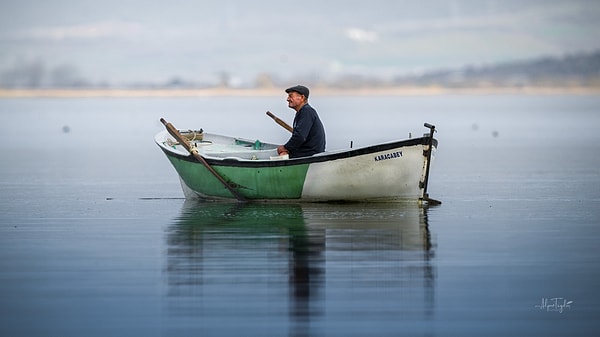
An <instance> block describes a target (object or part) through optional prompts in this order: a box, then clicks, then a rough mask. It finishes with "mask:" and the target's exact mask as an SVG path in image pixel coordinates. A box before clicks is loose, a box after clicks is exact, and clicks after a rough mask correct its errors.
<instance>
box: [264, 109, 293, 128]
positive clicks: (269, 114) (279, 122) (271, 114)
mask: <svg viewBox="0 0 600 337" xmlns="http://www.w3.org/2000/svg"><path fill="white" fill-rule="evenodd" d="M267 116H269V117H271V118H273V120H274V121H275V122H276V123H277V124H279V125H281V126H282V127H283V128H284V129H286V130H288V131H289V132H294V128H292V127H291V126H289V124H287V123H286V122H284V121H283V120H281V119H279V118H278V117H277V116H275V115H273V113H271V111H267Z"/></svg>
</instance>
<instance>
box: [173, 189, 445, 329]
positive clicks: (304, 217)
mask: <svg viewBox="0 0 600 337" xmlns="http://www.w3.org/2000/svg"><path fill="white" fill-rule="evenodd" d="M166 238H167V257H166V280H167V284H168V293H167V295H168V296H167V299H168V300H167V303H168V310H169V313H170V314H171V315H174V316H179V317H188V318H194V319H199V320H206V321H205V323H206V324H207V325H204V326H205V327H206V328H207V329H209V331H210V329H211V328H212V329H214V331H215V332H223V330H222V329H225V330H227V331H229V332H231V333H236V332H239V330H236V327H237V329H242V327H244V326H248V324H250V325H256V324H258V325H259V327H261V326H263V325H264V327H265V329H267V328H266V327H268V329H267V330H266V331H270V332H271V333H273V332H274V331H278V330H280V329H285V330H287V331H288V333H289V335H309V334H313V333H315V329H317V327H320V328H319V329H323V328H326V327H327V325H328V323H327V322H334V321H337V322H338V323H339V320H340V319H342V318H341V317H344V312H346V311H349V310H350V311H352V313H353V315H356V314H359V315H360V311H365V312H374V313H377V312H381V313H384V314H386V315H388V316H389V315H392V316H390V319H391V320H390V322H397V320H398V317H394V316H396V315H401V317H407V315H408V316H411V317H413V318H414V317H415V315H417V316H419V317H421V318H423V319H427V317H430V316H431V315H432V311H433V302H434V278H435V273H434V270H433V267H432V264H431V259H432V258H433V254H434V250H433V246H432V243H431V236H430V233H429V228H428V225H427V210H426V209H422V208H418V207H416V206H414V205H402V204H400V205H399V204H369V205H366V204H335V205H332V204H254V203H252V204H237V203H236V204H233V203H207V202H195V201H186V202H185V204H184V205H183V208H182V210H181V214H180V216H179V217H178V218H177V219H175V221H174V222H173V224H171V225H170V226H169V227H168V230H167V235H166ZM389 295H391V296H389ZM338 315H340V317H337V316H338ZM346 316H347V315H346ZM384 317H386V316H384ZM209 318H210V319H209ZM344 319H348V318H344ZM209 322H210V323H209ZM219 322H220V323H219ZM225 322H227V323H225ZM223 324H226V325H225V326H224V325H223ZM261 324H263V325H261ZM279 332H281V331H279Z"/></svg>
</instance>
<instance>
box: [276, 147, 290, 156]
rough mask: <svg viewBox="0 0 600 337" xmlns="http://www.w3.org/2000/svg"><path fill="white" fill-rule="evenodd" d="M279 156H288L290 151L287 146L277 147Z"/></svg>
mask: <svg viewBox="0 0 600 337" xmlns="http://www.w3.org/2000/svg"><path fill="white" fill-rule="evenodd" d="M277 154H278V155H280V156H283V155H285V154H288V150H287V149H286V148H285V146H283V145H279V146H278V147H277Z"/></svg>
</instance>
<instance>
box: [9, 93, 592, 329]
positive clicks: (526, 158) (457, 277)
mask: <svg viewBox="0 0 600 337" xmlns="http://www.w3.org/2000/svg"><path fill="white" fill-rule="evenodd" d="M284 99H285V97H283V95H282V97H274V98H273V97H262V98H174V99H148V98H146V99H139V98H135V99H16V100H11V99H4V100H0V117H1V120H2V123H1V124H0V131H1V134H2V141H1V142H0V151H1V152H0V153H1V154H2V160H1V161H0V335H1V336H403V335H406V336H469V335H471V336H484V335H485V336H565V335H569V336H592V335H594V336H595V335H597V334H598V333H599V332H600V322H599V321H598V317H599V316H600V290H598V284H599V282H600V263H599V257H600V253H599V252H598V242H599V240H600V170H599V169H598V165H599V164H600V159H599V158H600V157H599V155H600V134H599V133H598V132H597V129H598V127H600V97H594V96H503V95H500V96H493V95H492V96H462V95H456V96H451V95H449V96H426V97H376V98H374V97H359V98H353V97H317V96H316V95H315V97H314V98H312V99H311V103H312V104H313V105H314V106H315V107H316V108H317V109H318V111H319V112H320V114H321V116H322V119H323V121H324V123H325V125H326V129H327V134H328V148H329V149H337V148H343V147H347V146H349V143H350V142H351V141H352V142H353V143H354V146H355V147H356V146H363V145H369V144H373V143H377V142H379V141H385V140H391V139H396V138H406V137H408V136H409V134H411V135H413V136H415V135H420V134H421V133H423V132H426V129H425V128H423V127H422V125H423V122H429V123H432V124H435V125H436V126H437V129H438V131H439V132H438V134H437V137H436V138H438V140H439V142H440V144H439V148H438V151H437V154H436V159H435V161H434V163H433V167H432V177H431V179H430V186H429V192H430V194H431V196H432V197H433V198H436V199H440V200H442V201H443V204H442V205H441V206H439V207H435V208H429V209H421V208H418V207H416V206H415V205H406V204H373V205H370V204H293V203H290V204H275V205H271V204H248V205H240V204H236V203H199V202H186V201H185V200H183V199H182V193H181V190H180V187H179V182H178V179H177V175H176V174H175V172H174V170H173V169H172V168H171V167H170V165H169V164H168V162H167V160H166V158H165V157H164V155H163V154H162V153H161V152H160V151H159V149H158V147H157V146H156V145H154V143H153V136H154V134H155V133H157V132H158V131H160V130H162V125H161V124H160V122H159V121H158V119H159V118H160V117H165V118H166V119H167V120H169V121H171V122H173V124H174V125H175V126H177V127H180V128H198V127H203V128H204V129H205V130H207V131H210V132H216V133H224V134H229V135H236V136H242V137H246V138H251V139H256V138H258V139H260V140H264V141H273V142H281V143H283V142H284V141H285V140H286V137H287V136H288V134H286V132H287V131H285V130H283V129H282V128H280V127H279V126H278V125H276V124H275V123H273V122H272V121H271V120H270V119H269V118H268V117H266V116H265V114H264V112H265V111H266V110H270V111H273V112H274V113H275V114H277V115H278V116H279V117H281V118H284V119H286V120H288V121H291V119H292V113H291V110H289V109H287V107H286V103H285V100H284Z"/></svg>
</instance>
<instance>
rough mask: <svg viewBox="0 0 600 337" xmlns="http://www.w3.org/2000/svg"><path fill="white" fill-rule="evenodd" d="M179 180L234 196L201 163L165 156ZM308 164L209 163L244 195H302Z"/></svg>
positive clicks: (195, 187)
mask: <svg viewBox="0 0 600 337" xmlns="http://www.w3.org/2000/svg"><path fill="white" fill-rule="evenodd" d="M167 158H169V161H171V164H173V166H174V167H175V170H176V171H177V173H179V176H180V177H181V179H183V181H184V182H185V183H186V185H188V187H190V188H191V189H192V190H194V191H196V192H199V193H202V194H204V195H206V196H211V197H222V198H233V197H234V196H233V195H232V194H231V192H229V191H228V190H227V188H225V186H223V184H222V183H221V182H220V181H219V180H218V179H217V178H215V176H213V175H212V174H211V173H210V172H209V171H208V170H207V169H206V168H205V167H204V166H203V165H202V164H201V163H195V162H189V161H185V160H181V159H178V158H174V157H171V156H167ZM308 166H309V165H308V164H300V165H289V166H276V167H254V168H252V167H236V166H213V168H214V170H215V171H217V173H219V174H220V175H221V177H223V179H225V181H227V182H229V183H230V185H231V186H233V187H234V188H235V189H236V190H237V191H238V192H239V193H240V194H241V195H242V196H244V197H246V198H247V199H274V198H276V199H298V198H300V197H301V196H302V188H303V186H304V179H305V178H306V172H307V171H308Z"/></svg>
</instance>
